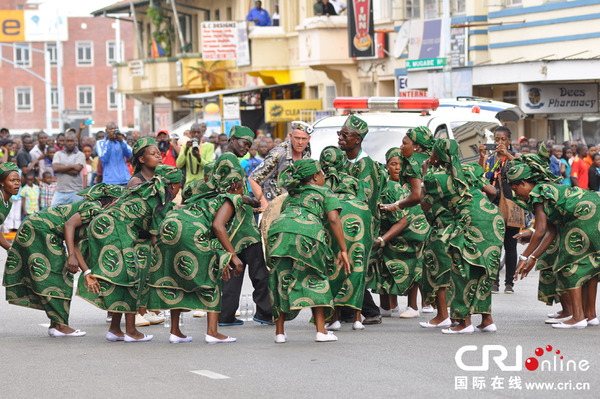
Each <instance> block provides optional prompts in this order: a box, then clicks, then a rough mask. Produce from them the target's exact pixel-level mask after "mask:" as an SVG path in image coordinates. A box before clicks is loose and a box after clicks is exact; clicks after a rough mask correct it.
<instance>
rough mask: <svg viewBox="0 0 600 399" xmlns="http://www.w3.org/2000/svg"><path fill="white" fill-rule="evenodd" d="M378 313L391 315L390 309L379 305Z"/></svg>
mask: <svg viewBox="0 0 600 399" xmlns="http://www.w3.org/2000/svg"><path fill="white" fill-rule="evenodd" d="M379 313H380V314H381V317H392V309H388V310H385V309H384V308H382V307H381V306H380V307H379Z"/></svg>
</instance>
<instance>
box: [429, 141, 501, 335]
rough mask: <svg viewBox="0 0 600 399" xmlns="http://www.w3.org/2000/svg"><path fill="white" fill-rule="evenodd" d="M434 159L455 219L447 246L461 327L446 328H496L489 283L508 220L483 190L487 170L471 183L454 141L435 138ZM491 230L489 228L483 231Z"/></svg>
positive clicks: (447, 331)
mask: <svg viewBox="0 0 600 399" xmlns="http://www.w3.org/2000/svg"><path fill="white" fill-rule="evenodd" d="M430 162H431V164H432V165H433V166H435V167H440V168H441V169H442V170H443V171H444V172H445V173H446V179H445V180H443V179H439V180H436V182H437V183H438V184H439V186H438V187H437V191H438V193H443V194H442V195H438V198H437V200H438V201H440V202H443V204H444V206H445V208H446V209H448V210H450V212H451V213H452V218H453V219H452V221H451V224H450V227H451V228H450V230H449V231H448V233H449V237H448V242H449V244H450V246H449V248H448V249H449V252H450V256H451V258H452V268H451V272H450V287H449V289H448V294H449V295H448V299H449V302H450V307H451V311H452V315H451V317H452V318H453V319H454V320H456V321H458V325H457V326H456V327H454V328H448V329H445V330H442V332H443V333H445V334H457V333H459V334H469V333H472V332H473V331H483V332H493V331H496V330H497V327H496V325H495V324H494V322H493V319H492V316H491V287H492V282H493V281H494V280H495V278H496V277H497V274H498V267H499V265H500V253H501V247H502V243H503V242H504V220H503V218H502V215H501V214H500V210H499V209H498V207H496V206H495V205H493V204H492V203H491V202H490V201H489V200H488V198H487V197H486V196H485V195H484V194H483V191H482V190H483V188H484V186H485V183H484V180H483V174H481V176H475V173H474V179H476V180H477V181H476V182H475V183H476V185H474V186H473V187H470V186H469V184H468V183H467V179H466V177H465V174H464V173H463V168H462V166H461V164H460V160H459V155H458V144H457V143H456V141H454V140H448V139H441V140H437V141H436V142H435V144H434V146H433V151H432V154H431V158H430ZM442 187H444V188H445V189H446V190H447V192H444V191H443V190H442ZM446 194H447V195H446ZM490 228H491V232H490V233H489V234H485V233H486V232H489V231H490ZM484 234H485V235H484ZM472 314H482V322H481V324H480V325H479V326H477V329H475V327H473V326H472V325H471V315H472Z"/></svg>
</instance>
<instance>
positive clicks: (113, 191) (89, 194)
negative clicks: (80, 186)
mask: <svg viewBox="0 0 600 399" xmlns="http://www.w3.org/2000/svg"><path fill="white" fill-rule="evenodd" d="M124 191H125V188H124V187H123V186H120V185H117V184H105V183H98V184H96V185H93V186H92V187H89V188H86V189H85V190H83V191H80V192H78V193H77V195H79V196H81V197H84V198H85V199H87V200H90V201H97V200H99V199H101V198H103V197H112V198H119V197H120V196H121V195H123V192H124Z"/></svg>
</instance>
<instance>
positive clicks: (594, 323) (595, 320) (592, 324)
mask: <svg viewBox="0 0 600 399" xmlns="http://www.w3.org/2000/svg"><path fill="white" fill-rule="evenodd" d="M586 320H587V319H586ZM599 324H600V320H598V318H597V317H594V318H593V319H592V320H587V325H588V326H590V327H596V326H598V325H599Z"/></svg>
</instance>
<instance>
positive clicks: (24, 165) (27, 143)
mask: <svg viewBox="0 0 600 399" xmlns="http://www.w3.org/2000/svg"><path fill="white" fill-rule="evenodd" d="M21 139H22V141H23V149H22V150H21V151H19V153H18V154H17V166H18V167H19V168H20V169H21V171H22V172H23V174H24V175H27V173H29V172H31V171H33V172H34V173H35V174H37V173H38V170H39V166H38V163H39V162H40V160H41V159H42V158H44V157H45V156H44V155H42V156H40V157H37V158H35V159H33V157H32V156H31V150H32V149H33V139H32V138H31V136H30V135H29V134H27V133H26V134H24V135H23V136H22V137H21Z"/></svg>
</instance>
